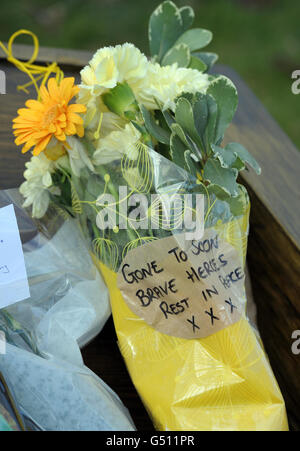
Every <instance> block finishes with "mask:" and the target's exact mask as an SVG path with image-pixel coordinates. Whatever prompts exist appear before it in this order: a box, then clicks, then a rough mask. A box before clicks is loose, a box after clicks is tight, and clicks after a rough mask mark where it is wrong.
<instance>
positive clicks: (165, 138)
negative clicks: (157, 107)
mask: <svg viewBox="0 0 300 451" xmlns="http://www.w3.org/2000/svg"><path fill="white" fill-rule="evenodd" d="M140 110H141V113H142V115H143V119H144V121H145V127H146V129H147V131H148V133H149V134H150V135H151V136H153V137H154V138H155V139H156V140H157V141H159V142H161V143H163V144H168V145H169V143H170V136H171V133H170V132H169V131H167V130H165V129H163V128H162V127H160V126H159V125H158V124H157V123H156V122H155V119H154V117H153V116H152V114H151V113H150V112H149V111H148V110H147V108H145V107H144V105H140Z"/></svg>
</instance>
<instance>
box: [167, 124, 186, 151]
mask: <svg viewBox="0 0 300 451" xmlns="http://www.w3.org/2000/svg"><path fill="white" fill-rule="evenodd" d="M171 130H172V132H174V133H176V135H177V136H178V137H179V138H180V139H181V141H182V142H183V144H184V145H185V146H186V148H187V149H188V148H189V147H190V144H189V142H188V139H187V137H186V135H185V133H184V131H183V129H182V127H180V125H179V124H177V123H176V122H175V123H174V124H172V125H171Z"/></svg>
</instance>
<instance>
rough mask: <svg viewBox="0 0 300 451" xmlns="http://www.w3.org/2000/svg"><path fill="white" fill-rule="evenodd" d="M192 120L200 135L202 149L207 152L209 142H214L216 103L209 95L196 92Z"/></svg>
mask: <svg viewBox="0 0 300 451" xmlns="http://www.w3.org/2000/svg"><path fill="white" fill-rule="evenodd" d="M193 111H194V121H195V126H196V129H197V132H198V134H199V135H200V136H201V141H202V148H203V151H204V152H205V153H206V154H208V153H209V150H210V144H211V142H214V139H215V133H216V123H217V113H218V111H217V104H216V101H215V100H214V98H213V97H212V96H210V95H205V94H201V93H197V94H196V95H195V100H194V103H193Z"/></svg>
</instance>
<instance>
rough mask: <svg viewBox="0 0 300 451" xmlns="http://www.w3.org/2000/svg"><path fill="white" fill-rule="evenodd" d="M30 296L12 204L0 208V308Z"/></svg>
mask: <svg viewBox="0 0 300 451" xmlns="http://www.w3.org/2000/svg"><path fill="white" fill-rule="evenodd" d="M29 297H30V292H29V286H28V279H27V274H26V268H25V262H24V255H23V250H22V243H21V239H20V234H19V229H18V224H17V219H16V215H15V210H14V206H13V205H8V206H7V207H4V208H1V209H0V309H2V308H5V307H8V306H9V305H11V304H14V303H16V302H19V301H23V300H24V299H27V298H29Z"/></svg>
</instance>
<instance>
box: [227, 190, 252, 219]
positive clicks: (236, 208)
mask: <svg viewBox="0 0 300 451" xmlns="http://www.w3.org/2000/svg"><path fill="white" fill-rule="evenodd" d="M238 188H239V195H238V196H237V197H229V198H228V199H227V200H226V201H227V202H228V204H229V207H230V211H231V214H232V215H233V216H235V217H237V216H242V215H243V214H245V211H246V208H247V205H248V201H249V199H248V194H247V191H246V188H245V187H244V186H242V185H238Z"/></svg>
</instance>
